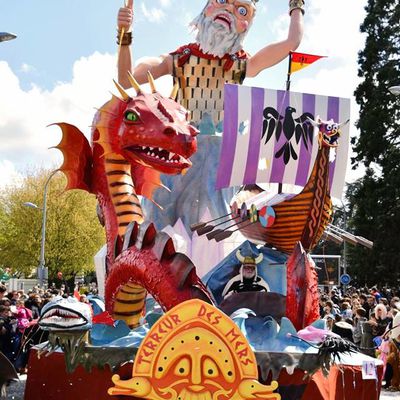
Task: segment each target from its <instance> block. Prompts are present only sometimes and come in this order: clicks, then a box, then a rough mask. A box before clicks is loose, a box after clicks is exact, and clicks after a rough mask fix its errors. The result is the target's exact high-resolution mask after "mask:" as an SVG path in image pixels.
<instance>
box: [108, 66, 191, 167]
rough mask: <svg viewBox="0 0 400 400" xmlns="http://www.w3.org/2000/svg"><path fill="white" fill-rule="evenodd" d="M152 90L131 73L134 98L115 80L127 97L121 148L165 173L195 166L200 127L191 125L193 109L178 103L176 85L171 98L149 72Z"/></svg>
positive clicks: (130, 158)
mask: <svg viewBox="0 0 400 400" xmlns="http://www.w3.org/2000/svg"><path fill="white" fill-rule="evenodd" d="M148 78H149V83H150V86H151V88H152V93H144V92H143V91H142V89H141V88H140V86H139V84H138V83H137V82H136V80H135V79H134V78H133V76H132V75H130V74H129V79H130V81H131V84H132V86H133V87H134V88H135V90H136V92H137V96H136V97H134V98H131V97H130V96H129V95H128V94H127V93H126V92H125V91H124V89H123V88H122V87H121V86H120V85H119V84H118V83H116V82H115V84H116V86H117V88H118V90H119V92H120V93H121V95H122V98H123V105H122V108H124V109H122V110H121V109H120V111H122V113H120V115H123V119H122V122H121V125H120V126H119V131H118V137H119V147H120V149H119V151H120V153H121V154H122V155H123V156H124V158H125V159H126V160H128V161H129V162H133V163H137V164H140V165H142V166H144V167H149V168H152V169H155V170H157V171H159V172H162V173H165V174H173V175H175V174H179V173H181V172H182V171H184V170H185V169H187V168H189V167H190V166H191V164H192V163H191V162H190V160H189V157H190V156H191V155H192V154H193V153H195V151H196V150H197V140H196V136H197V134H198V130H197V129H196V128H195V127H194V126H192V125H190V124H189V116H190V114H189V112H188V111H187V110H186V109H185V108H183V107H182V106H181V105H180V104H179V103H177V102H176V101H175V100H174V98H175V97H176V92H177V91H176V88H174V90H173V91H172V94H171V96H170V97H164V96H162V95H161V94H160V93H158V92H157V91H156V89H155V84H154V80H153V77H152V76H151V74H150V73H149V74H148Z"/></svg>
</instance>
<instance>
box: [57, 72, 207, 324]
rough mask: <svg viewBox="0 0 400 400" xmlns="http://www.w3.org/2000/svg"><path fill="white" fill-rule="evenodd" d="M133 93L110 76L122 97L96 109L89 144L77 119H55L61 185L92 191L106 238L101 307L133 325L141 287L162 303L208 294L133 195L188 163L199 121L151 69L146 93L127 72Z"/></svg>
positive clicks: (156, 184)
mask: <svg viewBox="0 0 400 400" xmlns="http://www.w3.org/2000/svg"><path fill="white" fill-rule="evenodd" d="M129 79H130V81H131V83H132V86H133V87H134V88H135V90H136V92H137V96H136V97H134V98H131V97H130V96H129V95H128V94H127V93H126V92H125V91H124V89H123V88H122V87H121V86H120V85H119V84H118V83H116V82H115V84H116V86H117V88H118V90H119V92H120V94H121V96H122V99H120V98H118V97H114V96H113V98H112V99H111V100H110V101H109V102H107V103H106V104H105V105H104V106H103V107H101V108H100V109H99V110H98V112H97V113H96V115H95V118H94V123H93V127H92V145H90V144H89V142H88V141H87V139H86V138H85V136H84V135H83V134H82V133H81V132H80V131H79V129H77V128H76V127H74V126H72V125H69V124H66V123H58V124H55V125H58V126H60V128H61V129H62V133H63V136H62V140H61V142H60V143H59V145H58V146H56V148H58V149H59V150H61V151H62V153H63V155H64V163H63V164H62V166H61V167H60V170H61V171H63V172H64V174H65V175H66V176H67V178H68V184H67V187H66V190H69V189H83V190H86V191H88V192H90V193H94V194H95V195H96V197H97V199H98V202H99V206H100V216H101V218H100V219H101V220H103V221H104V223H105V230H106V239H107V265H106V272H107V279H106V288H105V300H106V308H107V310H108V311H109V312H110V314H112V316H113V318H114V319H122V320H124V321H125V322H126V323H127V324H128V325H129V326H130V327H134V326H137V325H138V324H139V319H140V317H141V315H142V312H143V309H144V303H145V298H146V294H147V291H148V292H149V293H151V294H152V295H153V297H154V298H155V299H156V301H158V302H159V303H160V305H161V306H162V307H163V308H164V310H168V309H170V308H172V307H173V306H175V305H177V304H179V303H181V302H182V301H185V300H189V299H191V298H200V299H202V300H206V301H208V302H211V300H210V297H209V295H208V293H207V290H206V289H205V287H204V285H203V284H202V282H201V280H200V278H198V276H197V274H196V271H195V267H194V265H193V264H192V262H191V261H190V260H189V259H188V258H187V257H186V256H185V255H183V254H180V253H177V252H176V251H175V249H174V245H173V242H172V239H171V238H170V237H169V236H168V235H166V234H165V233H157V232H156V230H155V228H154V226H153V224H151V223H149V222H145V223H144V216H143V213H142V209H141V206H140V200H139V198H138V196H139V195H143V196H146V197H148V198H150V199H151V198H152V193H153V191H154V190H155V189H156V188H157V187H161V186H163V185H162V184H161V181H160V173H165V174H179V173H182V172H184V171H185V170H186V169H187V168H189V167H190V166H191V162H190V161H189V157H190V156H191V155H192V154H193V153H194V152H195V151H196V149H197V142H196V135H197V134H198V131H197V129H195V128H194V127H193V126H191V125H190V124H189V122H188V118H189V113H188V111H187V110H186V109H184V108H183V107H182V106H180V105H179V104H178V103H176V102H175V101H174V98H175V96H176V89H175V88H174V90H173V93H172V94H171V97H170V98H166V97H163V96H162V95H161V94H159V93H158V92H157V91H156V89H155V85H154V80H153V77H152V76H151V75H150V74H149V83H150V86H151V88H152V93H151V94H146V93H143V92H142V90H141V88H140V86H139V85H138V83H137V82H136V81H135V79H134V78H133V76H132V75H129Z"/></svg>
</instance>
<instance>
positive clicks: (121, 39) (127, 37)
mask: <svg viewBox="0 0 400 400" xmlns="http://www.w3.org/2000/svg"><path fill="white" fill-rule="evenodd" d="M130 44H132V32H124V34H123V35H122V36H121V31H120V30H118V31H117V45H118V46H119V45H121V46H129V45H130Z"/></svg>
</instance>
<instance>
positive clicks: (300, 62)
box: [290, 51, 325, 73]
mask: <svg viewBox="0 0 400 400" xmlns="http://www.w3.org/2000/svg"><path fill="white" fill-rule="evenodd" d="M320 58H325V56H316V55H313V54H305V53H295V52H293V51H292V52H291V53H290V61H291V63H290V73H292V72H297V71H300V70H301V69H303V68H306V67H308V66H309V65H311V64H312V63H314V62H315V61H318V60H319V59H320Z"/></svg>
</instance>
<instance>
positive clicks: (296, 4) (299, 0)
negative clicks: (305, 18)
mask: <svg viewBox="0 0 400 400" xmlns="http://www.w3.org/2000/svg"><path fill="white" fill-rule="evenodd" d="M296 9H297V10H300V11H301V13H302V14H303V15H304V13H305V11H304V0H290V1H289V15H291V14H292V11H293V10H296Z"/></svg>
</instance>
